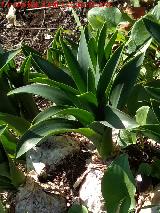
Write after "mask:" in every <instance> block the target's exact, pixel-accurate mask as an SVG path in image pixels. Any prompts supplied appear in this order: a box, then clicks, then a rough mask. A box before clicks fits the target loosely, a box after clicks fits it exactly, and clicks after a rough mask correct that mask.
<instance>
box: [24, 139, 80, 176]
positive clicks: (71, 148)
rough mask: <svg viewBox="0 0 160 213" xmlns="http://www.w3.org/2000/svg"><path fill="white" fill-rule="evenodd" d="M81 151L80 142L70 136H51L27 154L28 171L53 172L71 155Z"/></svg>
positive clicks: (38, 172)
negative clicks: (45, 170)
mask: <svg viewBox="0 0 160 213" xmlns="http://www.w3.org/2000/svg"><path fill="white" fill-rule="evenodd" d="M79 150H80V145H79V143H78V141H76V140H73V138H71V137H69V136H51V137H49V138H48V139H47V141H45V142H44V143H42V144H41V145H39V146H36V147H34V148H33V149H31V150H30V151H29V152H28V153H27V159H26V162H27V171H32V170H34V171H36V172H37V174H40V173H41V172H43V170H44V168H46V169H47V172H48V173H50V172H53V171H54V170H55V167H56V166H57V165H59V164H61V163H62V161H63V160H64V159H65V158H66V157H67V156H69V155H72V154H73V153H75V152H78V151H79Z"/></svg>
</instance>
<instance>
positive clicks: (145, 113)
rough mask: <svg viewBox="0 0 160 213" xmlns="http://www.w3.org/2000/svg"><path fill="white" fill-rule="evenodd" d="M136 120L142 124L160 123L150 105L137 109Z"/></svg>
mask: <svg viewBox="0 0 160 213" xmlns="http://www.w3.org/2000/svg"><path fill="white" fill-rule="evenodd" d="M136 121H137V123H138V124H139V125H140V126H143V125H145V124H158V120H157V118H156V116H155V114H154V112H153V111H152V109H151V108H150V107H149V106H142V107H141V108H139V109H138V110H137V112H136Z"/></svg>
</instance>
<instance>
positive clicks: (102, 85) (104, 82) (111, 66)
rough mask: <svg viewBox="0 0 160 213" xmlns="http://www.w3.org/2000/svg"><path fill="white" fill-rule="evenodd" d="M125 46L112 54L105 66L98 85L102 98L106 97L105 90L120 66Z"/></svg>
mask: <svg viewBox="0 0 160 213" xmlns="http://www.w3.org/2000/svg"><path fill="white" fill-rule="evenodd" d="M122 49H123V46H121V47H119V48H118V49H117V50H116V51H115V53H114V54H113V55H112V57H111V58H110V60H109V61H108V62H107V64H106V66H105V67H104V69H103V71H102V74H101V76H100V79H99V82H98V86H97V97H98V99H99V100H101V99H102V98H103V97H104V94H105V91H106V89H107V87H108V86H109V84H110V83H111V81H112V78H113V76H114V74H115V71H116V68H117V66H118V63H119V60H120V57H121V53H122Z"/></svg>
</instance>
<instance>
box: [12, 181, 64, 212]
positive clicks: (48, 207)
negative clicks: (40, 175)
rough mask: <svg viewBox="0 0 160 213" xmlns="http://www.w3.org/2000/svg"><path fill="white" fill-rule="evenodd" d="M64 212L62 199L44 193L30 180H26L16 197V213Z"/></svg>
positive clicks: (58, 196)
mask: <svg viewBox="0 0 160 213" xmlns="http://www.w3.org/2000/svg"><path fill="white" fill-rule="evenodd" d="M66 210H67V205H66V200H65V198H64V197H62V196H60V195H55V194H51V193H47V192H45V190H44V189H43V188H42V187H41V186H40V185H39V184H38V183H36V182H35V180H34V179H32V178H28V179H27V182H26V185H25V186H24V187H21V188H20V189H19V192H18V194H17V196H16V208H15V212H16V213H25V212H27V213H65V212H66Z"/></svg>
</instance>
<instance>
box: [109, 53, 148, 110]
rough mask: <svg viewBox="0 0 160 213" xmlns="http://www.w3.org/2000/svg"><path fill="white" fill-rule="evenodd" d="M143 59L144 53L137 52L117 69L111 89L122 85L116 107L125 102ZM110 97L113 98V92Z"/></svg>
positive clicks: (120, 106) (121, 105) (123, 104)
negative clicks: (137, 53)
mask: <svg viewBox="0 0 160 213" xmlns="http://www.w3.org/2000/svg"><path fill="white" fill-rule="evenodd" d="M143 59H144V54H139V55H137V56H136V57H134V58H133V59H132V60H130V61H129V62H127V63H126V64H125V65H124V66H123V67H122V68H121V70H120V71H119V73H118V75H117V77H116V79H115V82H114V85H113V90H114V89H115V88H116V87H120V85H122V86H123V88H122V91H121V96H120V98H119V101H118V105H117V108H119V109H121V108H123V107H124V106H125V104H126V103H127V100H128V97H129V96H130V94H131V92H132V89H133V86H134V84H135V82H136V79H137V76H138V74H139V71H140V67H141V65H142V63H143ZM112 98H114V96H113V94H112Z"/></svg>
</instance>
